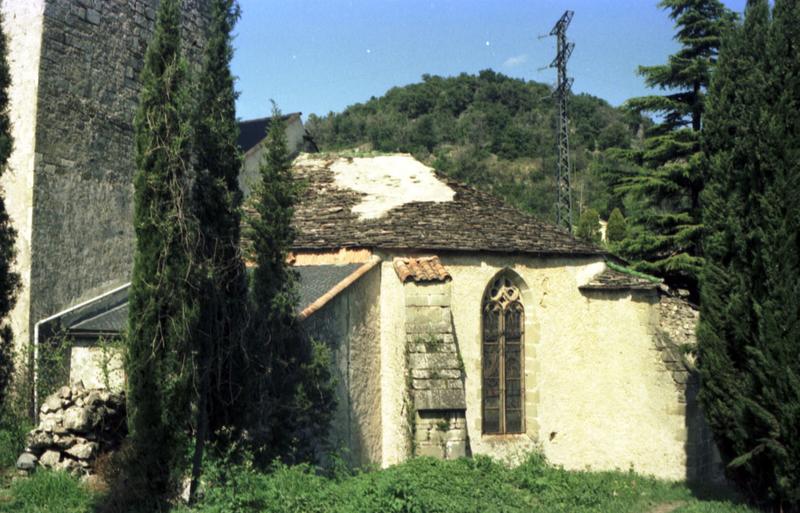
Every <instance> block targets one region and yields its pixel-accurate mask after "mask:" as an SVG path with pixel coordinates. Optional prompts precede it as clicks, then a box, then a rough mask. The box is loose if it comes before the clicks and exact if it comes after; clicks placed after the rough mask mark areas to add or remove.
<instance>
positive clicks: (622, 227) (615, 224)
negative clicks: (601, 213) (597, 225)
mask: <svg viewBox="0 0 800 513" xmlns="http://www.w3.org/2000/svg"><path fill="white" fill-rule="evenodd" d="M627 231H628V225H627V223H626V222H625V217H624V216H623V215H622V212H621V211H620V210H619V209H618V208H615V209H614V210H612V211H611V215H610V216H608V226H607V227H606V239H607V240H608V242H609V244H615V243H618V242H621V241H623V240H624V239H625V235H626V234H627Z"/></svg>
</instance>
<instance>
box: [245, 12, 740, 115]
mask: <svg viewBox="0 0 800 513" xmlns="http://www.w3.org/2000/svg"><path fill="white" fill-rule="evenodd" d="M723 1H724V3H725V4H726V5H728V7H730V8H731V9H733V10H735V11H737V12H741V11H742V10H743V9H744V5H745V2H746V0H723ZM240 5H241V7H242V19H241V20H240V22H239V24H238V25H237V27H236V39H235V42H234V44H235V47H236V54H235V57H234V60H233V72H234V74H235V75H236V76H237V77H238V79H239V80H238V83H237V89H238V90H239V91H240V93H241V96H240V97H239V101H238V106H237V108H238V116H239V117H240V118H242V119H250V118H254V117H261V116H264V115H268V113H269V110H270V104H269V100H270V99H274V100H275V101H276V102H277V103H278V106H279V107H280V108H281V110H283V111H284V112H296V111H301V112H303V114H304V115H305V116H307V115H308V114H310V113H316V114H325V113H327V112H329V111H336V112H338V111H341V110H342V109H344V108H345V107H346V106H348V105H350V104H353V103H356V102H362V101H365V100H368V99H369V98H370V97H371V96H381V95H382V94H383V93H385V92H386V91H387V90H388V89H389V88H391V87H393V86H397V85H404V84H409V83H412V82H417V81H419V80H420V77H421V76H422V74H423V73H429V74H432V75H443V76H449V75H456V74H458V73H461V72H467V73H475V72H477V71H479V70H482V69H486V68H491V69H494V70H496V71H499V72H501V73H504V74H507V75H509V76H512V77H518V78H524V79H526V80H536V81H538V82H544V83H552V82H554V80H555V74H554V70H552V69H547V70H544V71H539V70H538V68H540V67H542V66H546V65H548V64H549V63H550V62H551V61H552V59H553V56H554V54H555V40H554V38H551V37H548V38H543V39H539V38H538V36H539V35H540V34H547V33H549V32H550V29H551V28H552V26H553V24H554V23H555V21H556V20H558V18H559V17H560V16H561V15H562V14H563V12H564V10H566V9H571V10H573V11H575V17H574V19H573V21H572V24H571V26H570V27H569V31H568V35H569V37H570V39H571V40H572V41H574V42H575V52H574V53H573V55H572V59H571V60H570V62H569V73H570V75H571V76H573V77H574V79H575V83H574V86H573V90H574V91H575V92H586V93H590V94H593V95H595V96H599V97H601V98H604V99H606V100H608V101H609V102H610V103H611V104H612V105H619V104H621V103H622V102H623V101H624V100H625V99H627V98H630V97H632V96H637V95H641V94H646V93H647V89H646V88H645V87H644V85H643V83H642V79H641V78H640V77H639V76H637V75H636V67H637V66H638V65H640V64H660V63H662V62H664V61H665V60H666V57H667V55H669V54H670V53H672V52H674V51H675V50H676V49H677V45H676V43H675V42H674V41H673V39H672V38H673V35H674V28H673V24H672V20H670V19H669V18H668V16H667V13H666V11H663V10H660V9H659V8H658V7H657V0H572V1H563V0H240ZM305 116H304V117H305Z"/></svg>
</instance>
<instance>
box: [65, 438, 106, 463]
mask: <svg viewBox="0 0 800 513" xmlns="http://www.w3.org/2000/svg"><path fill="white" fill-rule="evenodd" d="M98 448H99V446H98V444H97V442H83V443H79V444H77V445H75V446H73V447H70V448H69V449H67V451H66V452H67V454H69V455H70V456H74V457H75V458H77V459H79V460H88V459H90V458H91V457H92V456H94V455H95V454H96V453H97V449H98Z"/></svg>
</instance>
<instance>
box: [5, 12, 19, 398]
mask: <svg viewBox="0 0 800 513" xmlns="http://www.w3.org/2000/svg"><path fill="white" fill-rule="evenodd" d="M2 23H3V19H2V16H0V176H2V174H3V172H4V171H6V168H7V166H8V159H9V157H10V156H11V150H12V147H13V140H12V138H11V120H10V119H9V116H8V109H9V98H8V94H9V89H10V88H11V73H10V71H9V69H8V57H7V53H8V47H7V41H6V36H5V33H4V32H3V28H2ZM4 193H5V191H2V190H0V409H2V407H3V404H4V402H5V398H6V396H7V393H8V388H9V384H10V382H11V379H12V377H13V374H14V357H15V355H14V339H13V334H12V332H11V327H10V326H8V325H7V324H5V323H4V319H5V318H6V316H7V315H8V314H9V312H11V309H12V308H13V307H14V302H15V299H16V291H17V287H18V286H19V275H18V274H17V273H15V272H14V271H13V269H12V265H13V263H14V241H15V239H16V235H17V234H16V231H15V230H14V227H13V226H12V225H11V218H10V217H9V216H8V212H7V211H6V206H5V199H4V195H5V194H4Z"/></svg>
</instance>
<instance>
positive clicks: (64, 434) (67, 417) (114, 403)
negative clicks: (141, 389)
mask: <svg viewBox="0 0 800 513" xmlns="http://www.w3.org/2000/svg"><path fill="white" fill-rule="evenodd" d="M125 413H126V410H125V396H124V395H123V394H121V393H113V392H109V391H108V390H102V389H86V388H84V387H83V385H81V384H77V385H74V386H72V387H67V386H65V387H62V388H61V389H60V390H59V391H57V392H56V393H54V394H52V395H50V396H49V397H48V398H47V399H46V400H45V401H44V403H43V404H42V407H41V410H40V416H39V425H38V426H37V427H36V429H34V430H33V431H31V432H30V433H29V434H28V437H27V447H26V449H25V452H24V453H23V454H22V455H21V456H20V457H19V459H18V460H17V468H18V469H19V470H23V471H26V472H31V471H34V470H36V468H37V467H39V466H41V467H45V468H50V469H55V470H66V471H68V472H71V473H73V474H90V473H92V471H93V470H94V462H95V461H96V459H97V457H98V456H99V455H101V454H103V453H106V452H109V451H112V450H114V449H117V448H118V447H119V446H120V444H121V442H122V439H123V438H124V437H125V435H126V434H127V425H126V420H125Z"/></svg>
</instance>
